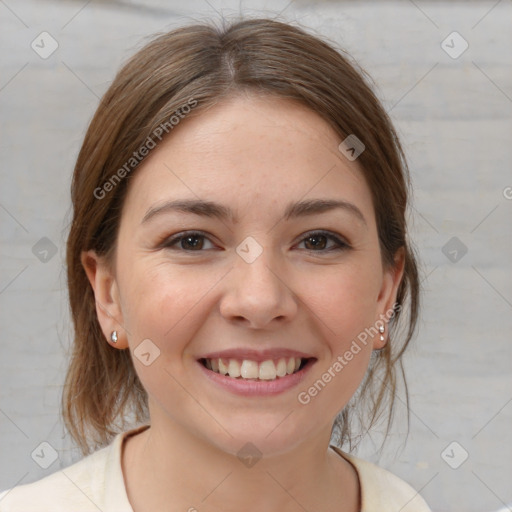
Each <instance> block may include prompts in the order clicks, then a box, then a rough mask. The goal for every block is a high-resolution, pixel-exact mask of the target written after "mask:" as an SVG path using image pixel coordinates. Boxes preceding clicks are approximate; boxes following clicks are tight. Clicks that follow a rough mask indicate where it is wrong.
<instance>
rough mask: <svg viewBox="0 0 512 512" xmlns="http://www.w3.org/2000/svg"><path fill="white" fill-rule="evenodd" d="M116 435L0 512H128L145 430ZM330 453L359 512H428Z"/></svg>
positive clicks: (17, 494)
mask: <svg viewBox="0 0 512 512" xmlns="http://www.w3.org/2000/svg"><path fill="white" fill-rule="evenodd" d="M147 428H149V425H143V426H140V427H138V428H136V429H133V430H130V431H127V432H121V433H120V434H118V435H117V436H116V437H115V438H114V440H113V441H112V443H111V444H109V445H108V446H106V447H104V448H101V449H100V450H98V451H96V452H94V453H92V454H90V455H88V456H87V457H85V458H83V459H82V460H80V461H78V462H76V463H74V464H72V465H70V466H68V467H67V468H64V469H61V470H59V471H56V472H55V473H53V474H51V475H48V476H46V477H44V478H42V479H40V480H38V481H36V482H33V483H29V484H24V485H19V486H17V487H14V488H12V489H7V490H5V491H3V492H1V493H0V512H70V511H73V512H98V510H101V511H102V512H133V509H132V507H131V505H130V502H129V501H128V496H127V492H126V486H125V483H124V477H123V472H122V466H121V453H122V447H123V442H124V440H125V439H126V438H127V437H129V436H131V435H135V434H137V433H139V432H141V431H143V430H145V429H147ZM333 449H334V450H335V451H336V452H337V453H338V454H339V455H340V456H341V457H343V458H344V459H345V460H347V461H348V462H350V463H351V464H352V465H353V466H354V468H355V469H356V471H357V474H358V476H359V482H360V486H361V512H398V511H400V512H431V510H430V508H429V507H428V506H427V504H426V503H425V501H424V500H423V499H422V498H421V496H420V495H419V494H418V493H417V492H416V491H415V490H414V489H413V488H412V487H411V486H409V485H408V484H406V483H405V482H404V481H403V480H401V479H400V478H398V477H397V476H395V475H393V474H392V473H390V472H389V471H386V470H385V469H382V468H379V467H378V466H376V465H374V464H372V463H370V462H366V461H364V460H362V459H358V458H356V457H353V456H351V455H348V454H346V453H344V452H342V451H341V450H339V449H338V448H336V447H333Z"/></svg>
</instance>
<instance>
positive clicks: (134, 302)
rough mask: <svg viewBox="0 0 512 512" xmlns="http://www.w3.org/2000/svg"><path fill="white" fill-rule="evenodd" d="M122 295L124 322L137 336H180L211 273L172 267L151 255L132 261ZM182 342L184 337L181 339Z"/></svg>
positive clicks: (172, 337) (173, 344)
mask: <svg viewBox="0 0 512 512" xmlns="http://www.w3.org/2000/svg"><path fill="white" fill-rule="evenodd" d="M130 269H131V270H130V272H129V273H128V274H127V275H128V276H129V278H128V279H127V281H126V287H125V289H124V295H125V297H126V298H127V299H126V301H125V304H124V313H125V317H126V318H125V321H126V324H127V327H128V329H129V330H130V331H133V332H134V333H136V334H137V335H138V336H139V337H140V336H144V337H149V338H151V337H154V339H155V341H156V342H157V343H158V344H159V345H160V343H163V341H164V340H169V339H172V340H175V341H173V342H172V343H170V345H172V346H175V342H179V339H183V337H181V336H180V335H179V333H180V331H182V330H183V327H182V326H183V325H185V324H186V323H187V320H188V318H189V317H190V316H193V315H192V314H191V313H192V311H193V310H194V306H195V305H196V304H197V303H198V302H199V301H200V300H201V298H202V297H203V296H204V294H205V291H206V290H207V289H208V288H209V287H210V286H211V284H210V280H211V279H212V278H211V276H210V277H209V278H208V277H205V276H204V275H203V274H202V273H201V272H197V269H196V271H192V267H190V270H188V269H186V268H179V269H177V267H176V268H172V267H171V266H169V265H168V264H166V263H162V262H158V261H155V260H154V259H151V258H147V259H146V258H141V259H140V260H139V261H135V260H133V261H132V264H131V265H130ZM184 341H186V340H184Z"/></svg>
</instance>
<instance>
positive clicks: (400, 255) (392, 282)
mask: <svg viewBox="0 0 512 512" xmlns="http://www.w3.org/2000/svg"><path fill="white" fill-rule="evenodd" d="M404 269H405V250H404V248H403V247H401V248H400V249H398V251H397V252H396V254H395V258H394V265H393V266H389V267H388V268H387V269H385V270H384V276H383V280H382V287H381V289H380V293H379V299H378V313H379V318H378V320H377V325H378V329H379V336H376V337H375V338H374V342H373V348H374V349H375V350H381V349H383V348H384V347H385V345H386V343H387V339H388V336H389V332H388V331H389V329H388V326H389V319H390V318H391V317H392V316H393V315H394V311H395V306H396V297H397V295H398V288H399V286H400V283H401V282H402V278H403V275H404Z"/></svg>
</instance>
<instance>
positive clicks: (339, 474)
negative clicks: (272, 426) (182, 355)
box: [122, 422, 359, 512]
mask: <svg viewBox="0 0 512 512" xmlns="http://www.w3.org/2000/svg"><path fill="white" fill-rule="evenodd" d="M326 434H329V435H326ZM329 439H330V433H329V432H328V433H324V434H323V435H322V436H318V437H317V438H315V439H314V440H311V441H309V442H307V443H302V444H300V445H299V446H296V447H294V448H293V449H291V450H289V451H287V452H286V453H283V454H280V455H275V456H271V457H265V456H263V457H262V458H259V455H258V453H257V452H254V453H251V451H252V450H254V448H247V454H248V456H247V457H242V456H240V457H239V456H237V455H232V454H229V453H226V452H224V451H222V450H219V449H218V448H217V447H215V446H213V445H211V444H210V443H207V442H206V441H204V440H202V439H198V438H197V437H196V436H193V435H191V434H190V432H187V431H183V430H182V429H181V428H180V427H179V426H176V424H169V423H165V424H162V423H157V424H155V422H153V423H152V426H151V427H150V428H149V429H147V430H145V431H143V432H141V433H139V434H138V435H135V436H133V437H131V438H128V439H127V440H126V443H125V447H124V450H123V457H122V465H123V473H124V475H125V481H126V484H127V492H128V498H129V500H130V502H131V504H132V507H133V510H134V512H139V511H142V510H172V511H174V510H180V511H184V510H185V511H190V512H194V510H197V511H203V510H212V511H217V510H219V511H220V510H223V511H226V510H244V511H247V512H252V511H260V510H268V511H278V510H279V511H280V512H292V511H299V510H300V511H304V510H313V509H316V510H324V511H331V510H332V511H334V510H336V511H337V512H339V511H347V512H349V511H350V512H354V511H356V510H359V508H358V507H359V483H358V479H357V474H356V472H355V470H354V468H353V467H352V466H351V464H350V463H349V462H347V461H346V460H345V459H343V458H342V457H340V456H339V455H338V454H336V453H334V452H333V451H332V450H330V449H329ZM251 456H252V458H251ZM262 490H263V491H264V492H262ZM320 505H321V506H320Z"/></svg>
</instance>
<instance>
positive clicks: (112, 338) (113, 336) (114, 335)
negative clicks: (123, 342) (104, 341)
mask: <svg viewBox="0 0 512 512" xmlns="http://www.w3.org/2000/svg"><path fill="white" fill-rule="evenodd" d="M110 341H111V342H112V343H117V331H112V332H111V333H110Z"/></svg>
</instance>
